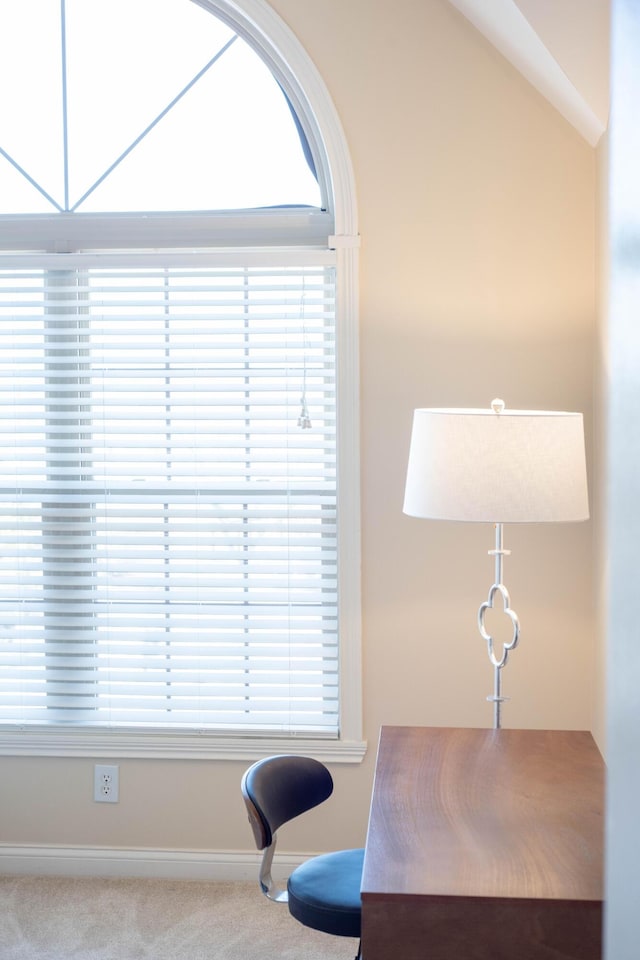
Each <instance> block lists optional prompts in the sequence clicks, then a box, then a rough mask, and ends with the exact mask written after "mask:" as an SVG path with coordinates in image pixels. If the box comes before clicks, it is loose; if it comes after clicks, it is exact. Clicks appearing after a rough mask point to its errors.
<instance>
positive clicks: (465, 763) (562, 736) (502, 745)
mask: <svg viewBox="0 0 640 960" xmlns="http://www.w3.org/2000/svg"><path fill="white" fill-rule="evenodd" d="M603 813H604V763H603V761H602V758H601V756H600V753H599V751H598V749H597V747H596V745H595V743H594V741H593V738H592V736H591V734H590V733H587V732H583V731H557V730H504V729H501V730H485V729H464V728H440V727H383V728H382V731H381V735H380V744H379V749H378V759H377V763H376V776H375V782H374V788H373V795H372V803H371V814H370V818H369V831H368V836H367V846H366V854H365V865H364V874H363V882H362V896H363V901H365V900H366V899H367V898H372V899H377V898H379V897H388V896H393V895H396V894H398V895H403V896H407V895H408V896H434V897H464V896H466V897H474V898H475V897H491V898H496V897H497V898H508V899H513V898H522V899H528V898H532V899H545V900H571V901H575V900H585V901H600V900H601V899H602V891H603V876H602V874H603Z"/></svg>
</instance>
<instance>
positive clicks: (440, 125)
mask: <svg viewBox="0 0 640 960" xmlns="http://www.w3.org/2000/svg"><path fill="white" fill-rule="evenodd" d="M273 6H274V8H275V9H276V10H277V11H278V12H279V13H280V14H281V16H282V17H283V18H284V19H285V20H286V21H287V23H288V24H289V25H290V27H291V28H292V29H293V31H294V32H295V33H296V34H297V36H298V38H299V39H300V40H301V42H302V43H303V45H304V46H305V47H306V49H307V50H308V52H309V54H310V55H311V57H312V59H313V60H314V62H315V64H316V66H317V67H318V68H319V70H320V72H321V74H322V75H323V77H324V79H325V82H326V84H327V86H328V88H329V90H330V92H331V94H332V97H333V99H334V102H335V104H336V107H337V110H338V112H339V115H340V117H341V120H342V123H343V126H344V129H345V132H346V136H347V139H348V142H349V146H350V150H351V154H352V160H353V164H354V169H355V177H356V184H357V191H358V204H359V213H360V229H361V234H362V252H361V358H362V360H361V381H362V402H361V422H362V547H363V626H364V635H363V662H364V720H365V735H366V737H367V739H368V741H369V751H368V755H367V757H366V759H365V762H364V763H363V764H362V765H353V766H351V765H345V766H336V767H334V768H333V772H334V774H335V779H336V795H335V797H334V799H332V800H331V801H329V803H327V804H325V805H324V807H323V808H320V809H319V810H317V811H315V812H314V813H313V814H312V815H310V817H309V819H308V820H307V821H306V822H302V823H300V824H298V825H292V827H291V829H290V831H289V832H288V833H287V834H286V835H285V836H283V838H282V844H283V848H285V849H286V848H288V849H291V850H313V849H318V848H329V847H331V846H334V845H335V846H338V845H352V844H354V845H355V844H361V843H363V842H364V836H365V828H366V820H367V813H368V803H369V795H370V789H371V777H372V772H373V761H374V754H375V743H376V739H377V734H378V729H379V727H380V725H381V724H382V723H391V724H394V723H395V724H407V723H408V724H413V723H415V724H435V725H447V724H449V725H471V726H486V725H489V724H490V723H491V711H490V707H489V706H488V705H487V703H486V702H485V697H486V695H487V694H488V693H490V692H491V670H490V666H489V663H488V660H487V658H486V652H485V649H484V645H483V643H482V641H481V640H480V638H479V636H478V634H477V631H476V625H475V619H476V611H477V608H478V605H479V604H480V602H482V600H484V599H485V597H486V593H487V590H488V587H489V585H490V583H491V581H492V576H493V566H492V562H491V560H490V559H489V558H488V557H487V553H486V551H487V550H488V549H489V548H490V547H491V545H492V531H491V529H490V528H486V527H476V526H462V525H456V524H436V523H429V522H426V521H418V520H413V519H410V518H408V517H405V516H404V515H403V514H402V495H403V485H404V471H405V466H406V458H407V452H408V441H409V432H410V426H411V415H412V410H413V408H414V407H415V406H431V405H434V406H446V405H474V406H485V405H488V404H489V402H490V401H491V399H492V398H493V397H494V396H501V397H503V398H504V400H505V401H506V403H507V405H508V406H511V407H540V408H556V409H568V410H581V411H583V412H584V413H585V416H586V426H587V433H588V443H589V454H591V449H592V445H591V431H592V422H593V421H592V370H593V350H594V338H595V331H594V324H595V299H594V298H595V295H594V240H595V237H594V216H595V153H594V151H593V150H592V149H591V148H590V147H588V146H587V145H586V144H585V143H584V142H583V141H582V140H581V139H580V137H579V136H578V134H577V133H576V132H575V131H574V130H573V129H572V128H571V127H570V126H569V125H568V124H567V123H566V122H565V121H564V120H562V118H561V117H560V116H559V115H558V114H557V113H555V111H554V110H553V109H552V108H551V107H550V106H549V105H548V104H547V103H546V102H545V101H544V100H543V99H542V98H541V97H540V96H539V95H538V94H537V93H536V92H535V91H533V90H532V88H531V87H530V86H529V85H528V84H527V83H526V82H525V81H524V80H522V79H521V78H520V77H519V75H518V74H516V72H515V71H514V70H513V69H512V68H511V67H510V66H509V65H508V64H506V62H505V61H504V60H502V59H501V58H500V56H499V55H498V54H496V53H495V52H494V51H493V50H492V49H491V48H490V47H489V45H488V44H487V43H486V42H485V41H484V40H483V39H482V38H481V37H480V36H479V35H478V34H477V33H476V32H475V31H474V30H473V28H472V27H470V26H469V24H468V23H467V22H466V21H465V20H464V19H463V18H461V17H460V16H459V15H458V14H457V13H456V12H455V11H454V10H453V9H452V8H450V7H449V5H448V4H447V3H446V2H445V0H394V2H393V3H391V2H389V0H348V2H345V0H323V2H322V3H318V2H317V0H273ZM506 546H507V547H510V548H511V549H512V551H513V555H512V556H511V557H510V558H508V560H507V562H506V566H505V580H506V583H507V586H508V587H509V589H510V591H511V597H512V602H513V607H514V608H515V609H516V610H517V611H518V614H519V615H520V618H521V622H522V639H521V645H520V647H519V648H518V650H517V651H515V653H514V654H513V656H512V658H511V660H510V662H509V665H508V667H507V670H506V672H505V679H504V685H505V693H506V694H507V695H511V696H512V697H513V701H512V702H511V703H509V704H508V705H507V706H506V708H505V713H504V721H505V726H521V727H564V728H589V727H590V726H591V723H592V712H593V696H594V683H595V675H594V630H593V609H592V600H591V598H592V595H593V591H592V586H593V582H592V568H591V556H592V525H591V524H590V523H588V524H581V525H569V526H555V527H522V528H510V529H507V531H506ZM117 759H118V758H116V760H117ZM120 764H121V785H120V792H121V801H120V803H119V804H118V805H114V806H110V805H104V804H94V803H93V802H92V800H91V792H92V786H91V785H92V766H93V761H92V760H91V759H74V760H62V759H53V758H48V759H43V760H39V759H32V758H20V759H3V760H1V761H0V810H1V815H0V840H2V841H5V842H10V843H16V844H18V843H29V842H30V843H35V844H46V843H54V844H63V845H74V844H88V845H91V846H100V845H106V846H115V847H130V846H131V847H152V848H155V847H160V848H177V849H190V848H195V849H198V848H202V849H207V850H242V849H246V850H249V849H250V848H251V838H250V834H249V828H248V826H247V824H246V822H245V819H244V815H243V812H242V810H241V804H240V798H239V791H238V784H239V779H240V775H241V772H242V770H243V767H244V765H243V764H241V763H234V762H220V763H214V762H196V761H172V762H169V761H152V760H144V761H142V760H138V761H136V760H122V761H120Z"/></svg>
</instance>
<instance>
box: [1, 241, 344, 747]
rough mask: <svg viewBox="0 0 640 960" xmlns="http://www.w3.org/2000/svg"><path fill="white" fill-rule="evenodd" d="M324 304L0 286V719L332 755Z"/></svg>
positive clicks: (331, 426)
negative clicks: (294, 747)
mask: <svg viewBox="0 0 640 960" xmlns="http://www.w3.org/2000/svg"><path fill="white" fill-rule="evenodd" d="M62 259H63V260H64V258H62ZM334 286H335V282H334V272H333V268H332V267H327V266H324V265H320V266H294V267H286V268H284V267H283V268H277V267H273V266H270V267H266V268H265V267H258V266H252V267H224V268H218V267H216V268H211V267H200V268H197V269H187V268H176V267H166V266H165V267H155V266H149V267H144V268H142V267H138V268H130V269H119V268H118V269H116V268H107V269H104V268H96V267H86V268H85V267H82V266H77V259H76V260H74V266H73V268H72V269H70V268H67V269H64V268H62V269H57V268H55V269H53V268H51V269H50V268H47V269H42V270H38V269H23V270H12V271H0V449H1V450H2V465H1V468H0V570H1V584H2V588H1V593H0V610H1V617H0V619H1V623H2V630H1V634H0V721H2V722H4V723H18V724H23V725H24V724H43V723H46V724H65V725H68V724H74V725H86V726H94V725H98V726H111V727H133V728H135V727H137V726H141V725H144V726H145V727H146V728H148V727H150V726H151V727H158V728H170V729H176V728H181V727H184V728H189V729H194V728H198V729H202V730H222V731H240V732H245V731H246V732H247V733H249V732H260V731H271V732H273V731H276V732H280V731H282V732H288V733H296V732H304V733H307V734H309V733H311V734H318V735H328V736H334V735H337V733H338V732H339V712H338V631H337V543H336V541H337V532H336V529H337V528H336V420H335V409H336V408H335V400H336V396H335V393H336V391H335V372H336V370H335V336H334V333H335V330H334V325H335V324H334V301H335V296H334V293H335V292H334Z"/></svg>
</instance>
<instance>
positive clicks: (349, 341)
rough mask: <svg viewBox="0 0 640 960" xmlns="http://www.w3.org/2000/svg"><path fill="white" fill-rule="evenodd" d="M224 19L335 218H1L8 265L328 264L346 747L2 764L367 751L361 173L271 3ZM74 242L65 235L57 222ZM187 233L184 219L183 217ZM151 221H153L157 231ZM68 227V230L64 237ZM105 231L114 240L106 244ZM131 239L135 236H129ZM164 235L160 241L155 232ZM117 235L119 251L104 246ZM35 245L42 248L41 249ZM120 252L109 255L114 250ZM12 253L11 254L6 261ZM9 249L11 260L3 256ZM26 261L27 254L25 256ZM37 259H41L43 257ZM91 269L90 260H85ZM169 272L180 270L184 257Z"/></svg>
mask: <svg viewBox="0 0 640 960" xmlns="http://www.w3.org/2000/svg"><path fill="white" fill-rule="evenodd" d="M194 2H197V3H199V5H200V6H202V7H203V8H205V9H207V10H209V11H210V12H212V13H213V14H214V15H216V16H218V17H220V18H221V19H223V20H226V21H227V22H228V23H229V24H230V25H231V26H232V27H233V29H234V30H236V31H237V32H238V33H240V34H241V35H243V36H244V38H245V39H246V40H247V41H248V42H250V43H251V45H252V46H253V47H254V48H255V49H257V50H258V51H259V52H260V54H261V55H262V56H263V58H264V59H265V60H266V62H267V63H268V65H269V66H270V68H271V69H272V72H273V73H274V75H275V76H276V77H277V78H278V80H279V82H280V83H281V85H282V86H283V88H284V89H285V91H286V93H287V96H288V97H289V99H290V101H291V103H292V105H293V107H294V109H295V111H296V113H297V115H298V117H299V119H300V121H301V123H302V125H303V127H304V129H305V133H306V135H307V138H308V140H309V144H310V147H311V150H312V153H313V156H314V160H315V162H316V169H317V173H318V179H319V183H320V188H321V195H322V196H323V197H326V198H327V210H326V211H317V210H315V211H314V210H310V211H307V210H305V209H304V208H299V209H294V210H282V211H279V213H278V215H277V218H274V214H273V213H272V212H269V211H248V212H247V211H231V212H223V213H212V214H206V213H203V214H194V215H193V216H192V217H191V218H190V220H189V221H188V222H186V229H185V231H184V232H183V233H182V234H181V235H180V236H179V237H178V236H177V235H176V233H175V222H174V221H175V219H176V217H177V216H179V215H171V214H157V215H153V216H152V217H150V218H149V219H148V221H147V224H148V226H149V233H148V234H147V235H145V227H144V225H143V224H142V222H141V221H137V223H135V224H134V222H133V218H132V217H130V216H128V215H127V214H120V215H116V216H111V217H109V216H107V215H89V214H87V215H83V214H70V215H66V214H57V215H53V216H41V215H33V216H32V217H28V218H16V217H13V216H6V217H0V266H2V267H6V268H17V267H20V266H27V265H28V264H29V262H33V258H34V257H36V256H37V257H38V263H39V265H47V261H48V259H49V258H48V257H47V256H46V254H45V255H44V257H43V251H50V257H51V263H50V265H51V266H53V265H54V263H57V264H58V265H59V261H60V255H61V254H63V255H64V254H66V255H68V256H69V259H70V260H72V259H73V253H72V250H73V249H82V248H83V247H84V248H85V249H86V248H87V247H88V248H89V249H91V248H93V249H95V243H96V240H97V238H98V237H100V242H101V243H102V249H101V250H100V251H99V252H96V253H95V258H96V262H97V263H99V264H100V265H104V266H107V265H108V263H109V260H110V259H111V258H114V259H115V258H119V259H121V256H122V254H121V252H120V254H118V253H117V252H116V248H117V247H120V246H121V241H120V239H119V236H122V233H121V230H122V228H125V229H126V231H127V237H128V241H129V242H131V245H132V246H134V247H135V248H136V251H135V252H131V254H130V258H129V260H128V262H136V261H137V260H139V261H140V262H144V261H145V260H147V259H148V258H149V254H148V253H146V252H145V247H146V248H147V250H148V248H149V247H150V246H152V244H151V243H150V238H151V237H152V236H154V235H155V236H156V237H157V236H158V231H160V233H164V231H165V230H166V232H167V236H171V238H172V245H173V246H175V247H177V248H184V247H189V248H191V252H190V253H188V254H187V253H186V252H185V254H184V256H185V259H186V258H187V257H188V258H189V262H190V263H193V262H194V254H193V248H194V247H200V248H202V241H203V238H204V237H206V245H207V247H208V248H209V250H210V252H209V253H207V252H206V251H203V252H202V254H201V256H202V258H203V260H205V259H210V257H211V253H212V251H211V248H212V247H214V248H215V247H218V249H217V250H216V254H215V256H216V258H217V259H218V260H220V259H221V260H223V261H224V259H225V257H228V258H229V259H230V260H232V259H234V258H235V257H237V253H238V251H237V249H236V250H234V249H233V242H234V239H236V238H239V237H240V236H242V237H243V243H242V248H243V251H244V253H245V254H248V255H249V257H250V250H248V249H247V239H246V238H247V237H249V238H250V241H251V243H250V246H251V245H254V246H255V247H256V248H258V247H259V248H261V256H262V257H263V256H264V249H265V246H269V247H271V248H272V249H273V255H274V258H276V259H277V258H278V249H283V248H286V247H288V246H289V245H290V244H291V243H292V241H293V239H294V238H295V239H296V240H297V246H298V248H299V249H305V248H306V249H307V250H316V251H318V252H320V251H322V250H324V251H327V250H329V251H333V253H332V254H330V256H331V258H332V259H333V260H334V262H335V265H336V271H337V290H336V316H337V331H336V336H337V343H336V349H337V357H338V369H337V391H338V404H339V419H338V436H337V448H338V502H339V518H340V520H339V533H338V567H339V596H338V606H339V622H340V711H341V733H340V737H339V739H314V738H303V737H291V736H270V735H265V736H256V735H247V734H243V733H241V732H238V733H237V734H236V733H234V734H215V733H211V732H209V731H203V732H202V733H198V732H195V731H194V732H192V733H166V732H157V733H156V732H153V731H135V732H133V731H113V730H106V729H105V730H99V729H91V730H86V729H84V730H83V729H76V728H69V729H68V730H66V729H65V730H60V729H59V728H57V729H50V728H47V727H40V728H35V729H31V728H29V729H26V728H25V729H23V730H18V731H7V732H0V755H4V756H30V755H31V756H47V755H48V756H91V757H109V756H110V757H113V756H118V757H122V758H125V757H135V758H145V757H155V758H170V757H180V758H190V759H242V760H249V759H255V758H256V756H266V755H268V754H270V753H274V752H283V751H287V750H295V752H298V753H306V754H308V755H311V756H316V757H318V758H320V759H323V760H325V761H328V762H359V761H361V760H362V758H363V756H364V754H365V751H366V743H365V742H364V741H363V738H362V737H363V734H362V658H361V593H360V472H359V460H360V457H359V354H358V286H357V279H358V248H359V236H358V232H357V210H356V200H355V186H354V178H353V170H352V167H351V161H350V157H349V152H348V149H347V145H346V140H345V136H344V133H343V130H342V127H341V124H340V121H339V118H338V115H337V113H336V110H335V107H334V105H333V103H332V101H331V98H330V96H329V93H328V91H327V88H326V86H325V84H324V82H323V80H322V78H321V76H320V74H319V73H318V71H317V70H316V68H315V66H314V65H313V63H312V61H311V60H310V58H309V56H308V55H307V53H306V51H305V50H304V48H303V47H302V46H301V44H300V43H299V41H298V40H297V38H296V37H295V35H294V34H293V33H292V32H291V30H290V29H289V28H288V27H287V26H286V24H285V23H284V22H283V21H282V20H281V18H280V17H279V16H278V15H277V14H276V13H275V12H274V11H273V10H272V8H271V7H269V6H268V4H267V3H265V2H264V0H194ZM61 217H64V220H65V221H66V223H65V228H66V229H65V234H64V236H60V222H61V220H60V218H61ZM181 220H182V221H183V223H185V221H184V217H182V218H181ZM150 221H151V222H150ZM67 228H70V229H67ZM105 228H107V229H106V233H105ZM132 231H133V232H132ZM154 231H155V233H154ZM105 236H106V237H109V236H111V241H109V240H105ZM36 237H37V241H35V240H34V238H36ZM110 247H111V249H109V248H110ZM9 248H11V249H12V251H13V252H8V250H9ZM3 249H4V250H5V251H7V252H5V253H3V252H2V251H3ZM16 250H17V251H19V252H16ZM36 250H38V251H39V252H38V253H36ZM85 262H86V261H85ZM172 262H173V263H175V262H176V253H175V250H174V252H173V255H172Z"/></svg>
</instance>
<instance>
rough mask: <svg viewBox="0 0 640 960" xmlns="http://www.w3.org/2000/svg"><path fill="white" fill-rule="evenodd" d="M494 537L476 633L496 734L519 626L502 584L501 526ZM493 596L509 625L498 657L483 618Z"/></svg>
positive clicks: (508, 551)
mask: <svg viewBox="0 0 640 960" xmlns="http://www.w3.org/2000/svg"><path fill="white" fill-rule="evenodd" d="M495 535H496V539H495V548H494V549H493V550H489V556H492V557H494V559H495V573H494V582H493V585H492V586H491V588H490V589H489V595H488V597H487V599H486V600H485V602H484V603H483V604H481V605H480V609H479V610H478V629H479V630H480V634H481V636H482V638H483V640H484V641H485V643H486V644H487V652H488V654H489V659H490V660H491V663H492V664H493V694H492V695H491V696H489V697H487V700H488V701H489V702H490V703H493V726H494V728H495V729H496V730H499V729H500V727H501V725H502V704H503V703H504V702H505V700H508V699H509V698H508V697H503V696H502V669H503V667H504V666H505V665H506V663H507V659H508V657H509V653H510V652H511V650H514V649H515V647H516V646H517V645H518V640H519V638H520V623H519V621H518V617H517V614H516V612H515V611H514V610H512V609H511V606H510V600H509V591H508V590H507V588H506V587H505V585H504V583H503V582H502V568H503V561H504V557H506V556H508V555H509V554H510V552H511V551H510V550H505V549H504V546H503V525H502V524H501V523H496V524H495ZM497 593H499V594H500V596H501V597H502V604H503V612H504V614H505V615H506V616H507V617H509V619H510V621H511V639H510V640H509V641H508V642H507V643H504V644H503V645H502V653H501V654H500V656H498V655H497V654H496V645H495V641H494V638H493V637H492V636H491V634H490V633H487V630H486V629H485V616H486V613H487V610H491V609H492V608H493V603H494V600H495V597H496V594H497Z"/></svg>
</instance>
